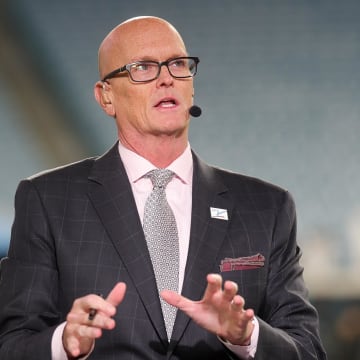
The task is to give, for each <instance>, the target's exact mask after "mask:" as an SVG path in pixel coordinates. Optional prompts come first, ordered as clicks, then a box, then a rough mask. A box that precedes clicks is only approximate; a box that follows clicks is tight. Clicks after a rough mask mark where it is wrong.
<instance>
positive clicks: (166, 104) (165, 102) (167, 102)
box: [155, 98, 177, 108]
mask: <svg viewBox="0 0 360 360" xmlns="http://www.w3.org/2000/svg"><path fill="white" fill-rule="evenodd" d="M176 105H177V101H176V100H175V99H172V98H165V99H162V100H160V101H159V102H158V103H157V104H156V105H155V107H157V108H172V107H175V106H176Z"/></svg>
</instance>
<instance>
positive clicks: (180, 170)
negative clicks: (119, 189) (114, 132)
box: [119, 141, 193, 184]
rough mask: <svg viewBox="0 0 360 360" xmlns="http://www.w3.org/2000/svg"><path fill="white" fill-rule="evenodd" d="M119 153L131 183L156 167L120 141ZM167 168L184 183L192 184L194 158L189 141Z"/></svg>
mask: <svg viewBox="0 0 360 360" xmlns="http://www.w3.org/2000/svg"><path fill="white" fill-rule="evenodd" d="M119 153H120V157H121V160H122V162H123V164H124V167H125V170H126V173H127V176H128V178H129V180H130V182H131V183H135V182H137V181H138V180H139V179H141V178H142V177H143V176H144V175H145V174H147V173H148V172H149V171H151V170H154V169H156V167H155V166H154V165H153V164H152V163H151V162H150V161H148V160H146V159H145V158H143V157H142V156H140V155H138V154H136V153H135V152H133V151H131V150H129V149H128V148H126V147H125V146H124V145H123V144H122V143H121V142H120V141H119ZM167 169H169V170H171V171H173V172H174V173H175V174H176V177H178V178H179V179H180V180H181V181H182V182H183V183H185V184H192V175H193V158H192V154H191V148H190V144H189V143H188V144H187V146H186V149H185V150H184V152H183V153H182V154H181V155H180V156H179V157H178V158H177V159H175V160H174V161H173V162H172V163H171V164H170V165H169V166H168V167H167Z"/></svg>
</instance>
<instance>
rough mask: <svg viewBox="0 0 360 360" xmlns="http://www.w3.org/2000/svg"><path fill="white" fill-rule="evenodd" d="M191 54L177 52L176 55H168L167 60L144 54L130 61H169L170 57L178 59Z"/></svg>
mask: <svg viewBox="0 0 360 360" xmlns="http://www.w3.org/2000/svg"><path fill="white" fill-rule="evenodd" d="M187 56H189V55H188V54H176V55H172V56H170V57H168V58H167V59H165V60H155V59H154V58H153V57H151V56H149V55H144V56H140V57H136V58H133V59H131V60H130V63H133V62H138V61H155V62H161V61H167V60H170V59H176V58H178V57H187Z"/></svg>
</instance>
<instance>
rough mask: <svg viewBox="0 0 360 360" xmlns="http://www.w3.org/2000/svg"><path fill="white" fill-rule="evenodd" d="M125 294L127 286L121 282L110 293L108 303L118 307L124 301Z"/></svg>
mask: <svg viewBox="0 0 360 360" xmlns="http://www.w3.org/2000/svg"><path fill="white" fill-rule="evenodd" d="M125 292H126V284H125V283H123V282H119V283H117V284H116V285H115V286H114V287H113V289H112V290H111V291H110V293H109V295H108V297H107V298H106V301H107V302H109V303H110V304H112V305H113V306H115V307H116V306H118V305H119V304H120V303H121V302H122V301H123V299H124V296H125Z"/></svg>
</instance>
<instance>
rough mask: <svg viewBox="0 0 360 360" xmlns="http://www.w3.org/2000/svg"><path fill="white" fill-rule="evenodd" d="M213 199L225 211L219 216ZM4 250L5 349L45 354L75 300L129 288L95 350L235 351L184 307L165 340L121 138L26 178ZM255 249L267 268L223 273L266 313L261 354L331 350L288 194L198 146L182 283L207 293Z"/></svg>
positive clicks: (8, 355)
mask: <svg viewBox="0 0 360 360" xmlns="http://www.w3.org/2000/svg"><path fill="white" fill-rule="evenodd" d="M210 207H213V208H219V209H227V212H228V220H227V221H225V220H221V219H214V218H211V216H210V210H209V209H210ZM15 209H16V214H15V221H14V225H13V229H12V239H11V245H10V249H9V255H8V258H6V259H4V260H3V261H2V264H1V280H0V294H1V295H0V358H1V359H4V360H15V359H16V360H19V359H27V360H35V359H36V360H38V359H50V356H51V354H50V346H51V336H52V333H53V331H54V329H55V327H56V326H57V325H58V324H59V323H61V322H62V321H64V320H65V319H66V315H67V313H68V311H69V309H70V307H71V305H72V303H73V301H74V299H75V298H77V297H80V296H83V295H86V294H88V293H102V294H107V293H108V292H109V291H110V290H111V289H112V288H113V286H114V284H115V283H116V282H118V281H124V282H125V283H126V284H127V292H126V295H125V298H124V301H123V302H122V304H121V305H120V306H119V307H118V311H117V314H116V316H115V321H116V323H117V325H116V328H115V329H114V330H113V331H105V332H104V333H103V336H102V337H101V338H100V339H98V340H97V341H96V346H95V349H94V352H93V353H92V355H91V356H90V359H101V360H110V359H111V360H112V359H119V358H122V359H126V360H140V359H141V360H144V359H145V360H150V359H174V360H175V359H178V360H180V359H181V360H185V359H186V360H191V359H207V360H215V359H222V360H223V359H231V358H234V356H233V355H232V354H230V353H229V352H228V350H226V348H225V347H224V346H223V345H222V344H221V343H220V342H219V341H218V339H217V338H216V336H215V335H213V334H210V333H208V332H207V331H205V330H203V329H202V328H200V327H199V326H197V325H196V324H195V323H194V322H192V321H191V320H190V319H189V318H188V317H187V316H186V315H184V314H183V313H182V312H181V311H178V313H177V317H176V320H175V324H174V329H173V334H172V340H171V342H170V343H169V342H168V340H167V334H166V329H165V324H164V320H163V317H162V311H161V305H160V301H159V295H158V291H157V287H156V280H155V275H154V272H153V268H152V264H151V259H150V255H149V251H148V249H147V245H146V241H145V237H144V233H143V230H142V226H141V222H140V219H139V216H138V213H137V209H136V205H135V201H134V198H133V195H132V192H131V187H130V184H129V181H128V179H127V177H126V173H125V170H124V168H123V165H122V163H121V160H120V157H119V154H118V151H117V145H115V146H114V147H113V148H112V149H111V150H110V151H109V152H108V153H107V154H105V155H104V156H103V157H101V158H97V159H88V160H84V161H82V162H79V163H76V164H72V165H70V166H66V167H64V168H60V169H56V170H53V171H50V172H47V173H43V174H41V175H37V176H34V177H32V178H30V179H27V180H25V181H23V182H22V183H21V184H20V185H19V188H18V191H17V195H16V201H15ZM257 253H260V254H262V256H264V259H265V260H264V266H261V267H258V268H256V269H251V270H238V271H226V272H223V273H222V275H223V278H224V280H226V279H230V280H233V281H236V282H237V283H238V285H239V293H240V294H241V295H242V296H243V297H244V298H245V300H246V307H251V308H253V309H254V310H255V314H256V315H257V317H258V319H259V323H260V337H259V344H258V350H257V353H256V359H261V360H262V359H266V360H270V359H277V360H289V359H301V360H310V359H325V355H324V353H323V350H322V347H321V343H320V340H319V334H318V332H317V328H318V322H317V314H316V311H315V309H314V308H313V307H312V306H311V305H310V304H309V302H308V299H307V292H306V289H305V286H304V283H303V280H302V268H301V267H300V266H299V263H298V260H299V257H300V252H299V249H298V247H297V245H296V239H295V210H294V204H293V201H292V199H291V197H290V196H289V194H288V193H287V192H285V191H283V190H282V189H279V188H277V187H275V186H272V185H269V184H266V183H264V182H262V181H259V180H256V179H252V178H248V177H245V176H241V175H238V174H233V173H230V172H226V171H223V170H220V169H216V168H213V167H209V166H208V165H206V164H204V163H202V162H201V161H200V160H199V159H198V158H197V157H196V156H195V155H194V180H193V209H192V223H191V234H190V245H189V254H188V259H187V265H186V269H185V278H184V286H183V290H182V293H183V295H184V296H187V297H189V298H191V299H193V300H198V299H200V298H201V297H202V294H203V292H204V289H205V286H206V275H207V274H208V273H211V272H220V264H221V261H222V260H223V259H225V258H241V257H246V256H252V255H254V254H257Z"/></svg>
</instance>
